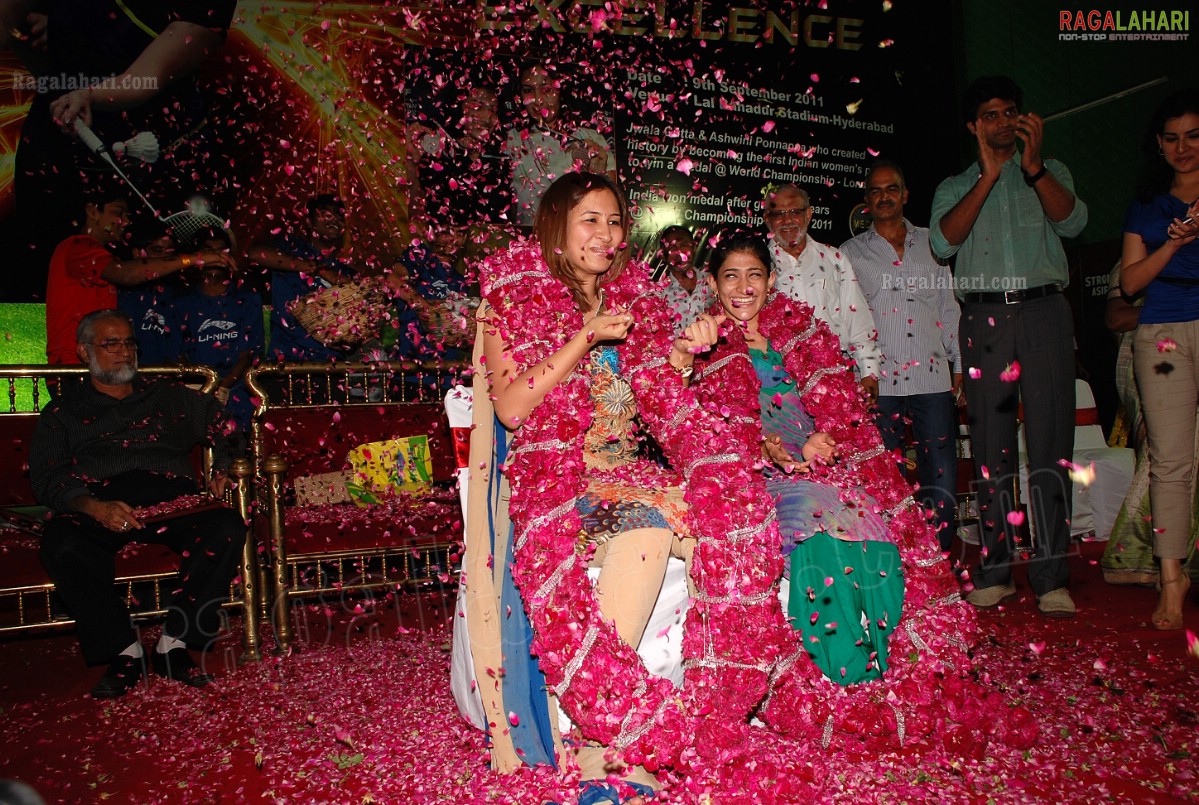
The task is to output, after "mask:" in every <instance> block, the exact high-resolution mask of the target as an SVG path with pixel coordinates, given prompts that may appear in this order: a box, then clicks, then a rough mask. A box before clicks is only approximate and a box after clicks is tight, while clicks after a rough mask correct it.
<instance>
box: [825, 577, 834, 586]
mask: <svg viewBox="0 0 1199 805" xmlns="http://www.w3.org/2000/svg"><path fill="white" fill-rule="evenodd" d="M824 586H825V587H832V586H833V577H832V576H825V577H824Z"/></svg>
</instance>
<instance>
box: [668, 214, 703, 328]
mask: <svg viewBox="0 0 1199 805" xmlns="http://www.w3.org/2000/svg"><path fill="white" fill-rule="evenodd" d="M695 251H696V250H695V238H694V236H692V234H691V230H690V229H688V228H687V227H685V226H682V225H681V224H674V225H672V226H668V227H666V228H665V229H663V230H662V231H661V232H660V233H659V234H658V256H659V260H660V264H661V265H665V266H666V272H665V273H666V278H665V280H664V282H665V289H664V290H665V293H666V302H667V304H669V305H670V307H671V309H672V310H673V311H674V312H675V313H677V314H678V316H679V324H678V327H679V331H680V332H682V330H683V329H685V328H686V327H687V325H689V324H691V322H693V321H695V320H696V319H698V318H699V317H700V316H701V315H702V314H704V313H705V312H706V311H707V310H708V308H709V307H711V305H712V302H713V296H712V291H711V289H710V288H708V283H706V282H701V281H700V276H699V269H697V268H696V265H695Z"/></svg>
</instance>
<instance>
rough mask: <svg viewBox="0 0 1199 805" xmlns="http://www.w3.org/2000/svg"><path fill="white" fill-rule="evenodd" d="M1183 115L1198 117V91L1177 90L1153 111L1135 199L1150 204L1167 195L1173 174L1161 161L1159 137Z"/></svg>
mask: <svg viewBox="0 0 1199 805" xmlns="http://www.w3.org/2000/svg"><path fill="white" fill-rule="evenodd" d="M1183 115H1199V87H1187V88H1185V89H1180V90H1178V91H1177V92H1175V93H1173V94H1172V95H1170V96H1169V97H1167V98H1166V99H1165V100H1164V101H1162V102H1161V103H1160V104H1159V105H1158V107H1157V110H1156V111H1154V113H1153V117H1152V119H1151V120H1150V123H1149V128H1148V129H1147V130H1146V131H1145V135H1144V139H1143V140H1142V141H1141V150H1142V151H1143V152H1144V154H1145V160H1144V162H1145V166H1144V168H1143V169H1142V171H1141V180H1140V182H1138V184H1137V198H1138V199H1140V200H1141V201H1151V200H1153V199H1154V198H1156V197H1157V196H1160V195H1162V194H1163V193H1168V192H1170V185H1171V184H1173V182H1174V170H1173V169H1172V168H1171V167H1170V165H1169V163H1167V162H1166V160H1165V159H1163V158H1162V153H1161V146H1160V145H1159V144H1158V142H1157V138H1158V135H1160V134H1161V133H1162V132H1163V131H1165V129H1166V121H1168V120H1173V119H1174V118H1176V117H1182V116H1183Z"/></svg>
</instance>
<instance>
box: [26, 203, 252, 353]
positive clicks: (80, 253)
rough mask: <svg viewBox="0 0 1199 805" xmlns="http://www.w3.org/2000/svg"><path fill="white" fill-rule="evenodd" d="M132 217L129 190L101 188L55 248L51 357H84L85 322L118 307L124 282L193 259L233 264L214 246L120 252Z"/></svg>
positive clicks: (49, 312)
mask: <svg viewBox="0 0 1199 805" xmlns="http://www.w3.org/2000/svg"><path fill="white" fill-rule="evenodd" d="M128 223H129V216H128V201H127V200H126V197H125V195H124V193H123V192H117V191H112V190H110V191H106V192H102V193H96V194H94V195H92V196H91V197H90V198H89V199H88V201H87V203H86V204H85V205H84V222H83V226H82V227H81V228H80V232H79V234H78V235H72V236H71V237H69V238H67V239H66V240H64V241H63V242H62V243H60V244H58V248H57V249H55V250H54V256H53V257H52V258H51V259H50V280H49V283H48V285H47V287H46V355H47V358H48V360H49V362H50V363H52V364H76V363H79V362H80V360H81V357H80V354H79V351H78V346H77V344H76V343H75V331H76V328H77V327H78V326H79V322H80V321H81V320H82V319H83V317H84V316H85V315H86V314H88V313H90V312H92V311H93V310H103V309H109V308H115V307H116V306H117V288H118V287H133V286H136V285H139V284H142V283H146V282H151V281H154V280H157V279H159V278H160V277H164V276H166V275H168V274H173V273H175V272H178V271H180V270H182V269H184V268H187V267H188V266H192V265H204V264H206V263H217V264H220V265H230V264H231V260H230V258H229V255H227V254H225V253H224V252H212V251H200V252H195V253H190V254H174V255H167V256H162V257H141V258H133V259H128V260H126V259H121V258H118V257H117V256H116V254H115V252H114V250H115V249H116V248H117V247H118V246H119V245H120V243H121V242H122V238H123V237H124V234H125V227H126V226H127V225H128Z"/></svg>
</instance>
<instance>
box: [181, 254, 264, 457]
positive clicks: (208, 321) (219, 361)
mask: <svg viewBox="0 0 1199 805" xmlns="http://www.w3.org/2000/svg"><path fill="white" fill-rule="evenodd" d="M202 242H203V245H204V248H206V249H228V248H230V241H229V237H228V235H227V234H226V233H225V232H223V231H215V232H211V233H209V235H208V236H207V237H206V238H205V239H204V240H203V241H202ZM175 315H176V319H177V321H178V322H179V328H180V335H181V342H182V344H181V347H182V349H181V355H182V357H183V359H184V360H185V361H187V362H188V363H193V364H199V365H201V366H210V367H212V368H213V369H215V370H216V371H217V372H218V373H219V374H220V376H221V381H220V385H219V386H218V388H217V392H216V394H217V399H219V400H221V402H223V403H224V404H225V410H226V411H228V413H229V415H230V416H231V417H233V419H234V421H236V422H237V425H238V427H240V428H241V429H242V430H243V431H245V432H247V433H248V432H249V430H250V418H251V416H252V415H253V413H254V405H253V403H251V401H250V393H249V390H248V389H247V388H246V384H245V376H246V372H248V371H249V370H250V367H251V366H253V365H254V363H255V361H256V360H258V359H259V358H261V357H262V350H263V346H264V343H263V341H264V338H263V329H262V299H261V298H260V297H259V296H258V294H257V293H254V292H253V291H250V290H249V289H247V288H245V287H243V286H241V285H240V284H239V283H238V281H237V280H236V278H235V277H234V274H233V271H232V270H230V269H229V268H228V267H227V266H222V265H212V266H205V267H204V268H203V269H202V270H201V272H200V277H199V278H198V281H196V282H193V284H192V285H191V287H189V288H188V290H187V292H186V293H183V294H180V295H179V296H178V297H176V300H175Z"/></svg>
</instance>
